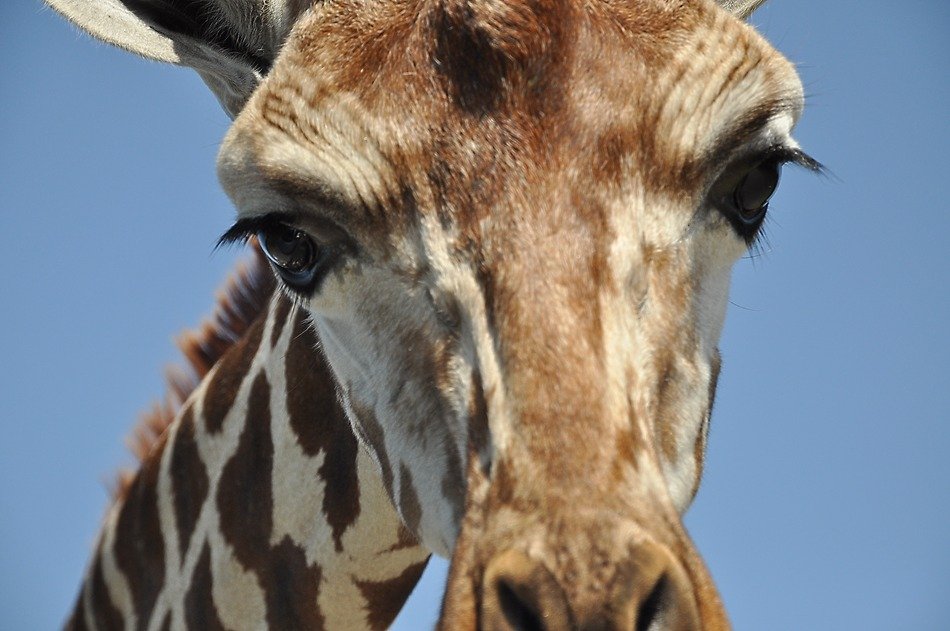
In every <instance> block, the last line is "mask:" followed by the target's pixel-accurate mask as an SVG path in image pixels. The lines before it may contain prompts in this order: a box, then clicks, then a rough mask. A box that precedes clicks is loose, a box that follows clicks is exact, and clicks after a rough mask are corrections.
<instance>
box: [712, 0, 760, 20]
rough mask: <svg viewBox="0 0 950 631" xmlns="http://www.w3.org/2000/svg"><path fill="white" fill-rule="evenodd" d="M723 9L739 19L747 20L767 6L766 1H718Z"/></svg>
mask: <svg viewBox="0 0 950 631" xmlns="http://www.w3.org/2000/svg"><path fill="white" fill-rule="evenodd" d="M716 1H717V2H718V3H719V4H720V5H721V6H722V8H723V9H725V10H726V11H728V12H729V13H731V14H733V15H734V16H736V17H738V18H742V19H745V18H747V17H749V16H750V15H752V12H753V11H755V10H756V9H758V8H759V7H760V6H762V5H763V4H765V0H716Z"/></svg>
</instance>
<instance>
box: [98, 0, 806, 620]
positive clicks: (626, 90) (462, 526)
mask: <svg viewBox="0 0 950 631" xmlns="http://www.w3.org/2000/svg"><path fill="white" fill-rule="evenodd" d="M115 2H116V3H117V2H118V0H115ZM126 4H127V5H128V6H129V7H131V8H132V10H133V12H134V15H135V16H137V17H142V16H144V17H145V18H146V19H147V20H149V23H150V24H152V26H153V27H156V24H157V28H158V30H159V31H161V33H163V34H162V35H160V36H159V37H162V38H166V40H168V41H171V42H173V44H174V46H173V48H174V49H175V51H176V52H175V54H176V55H177V59H169V60H171V61H176V60H177V61H183V62H184V63H188V64H190V65H193V66H195V67H198V68H199V70H200V71H202V74H203V76H204V77H205V79H206V80H207V81H208V83H209V85H211V86H212V88H213V89H215V91H216V93H217V94H218V95H219V97H220V98H221V99H222V102H223V103H225V106H226V107H227V108H228V109H229V111H232V112H235V113H236V112H239V114H238V115H237V118H236V120H235V122H234V125H233V126H232V128H231V130H230V131H229V133H228V135H227V138H226V139H225V142H224V145H223V147H222V149H221V153H220V157H219V165H218V166H219V174H220V179H221V181H222V183H223V185H224V187H225V189H226V191H227V192H228V194H229V195H230V196H231V198H232V199H233V200H234V202H235V204H236V206H237V209H238V214H239V218H238V221H237V223H236V224H235V225H234V227H233V228H232V229H231V230H229V231H228V232H227V233H226V235H225V237H224V239H225V240H236V239H241V238H244V237H246V236H251V235H256V236H258V237H259V238H260V240H261V243H262V245H263V246H264V249H265V252H266V253H267V255H268V257H269V259H270V261H271V263H272V266H273V267H274V270H275V272H276V274H277V276H278V278H279V279H280V281H281V283H282V285H283V288H284V290H285V291H287V292H288V293H289V294H290V295H291V296H292V297H293V298H294V299H295V300H296V301H298V302H299V303H300V304H301V305H303V306H304V307H305V308H306V309H307V310H308V311H309V313H310V314H311V317H312V323H313V327H314V329H315V330H316V332H317V334H318V337H319V339H320V341H321V343H322V345H323V348H324V351H325V354H326V356H327V359H328V361H329V363H330V365H331V367H332V370H333V372H334V375H335V377H336V379H337V382H338V385H339V393H340V397H341V399H342V401H343V404H344V407H345V409H346V411H347V413H348V415H349V417H350V421H351V423H352V426H353V429H354V432H355V434H356V435H357V437H358V438H359V439H360V442H361V443H362V445H363V446H364V447H365V449H366V450H367V452H368V453H369V454H371V455H372V456H373V457H374V458H375V460H376V462H377V463H378V465H379V470H380V473H381V476H382V478H383V480H384V482H385V485H386V488H387V490H388V492H389V495H390V497H391V499H392V501H393V503H394V505H395V506H396V508H397V509H398V511H399V513H400V514H401V516H402V518H403V520H404V522H405V523H406V525H407V526H408V527H409V528H410V529H411V530H412V531H413V532H414V533H415V534H416V535H417V536H418V537H419V539H420V540H421V541H422V542H423V543H425V544H426V545H427V546H428V547H429V548H430V549H432V550H433V551H435V552H437V553H440V554H442V555H446V556H451V557H452V569H451V574H450V580H449V586H448V591H447V594H446V600H445V604H444V608H443V614H442V624H443V626H444V627H445V628H450V629H457V628H458V629H464V628H472V629H474V628H486V629H487V628H491V629H534V628H546V629H560V628H590V629H594V628H596V629H600V628H604V629H621V628H624V629H627V628H637V629H641V628H643V629H646V628H650V629H654V628H656V629H667V628H669V629H680V628H683V629H687V628H690V629H691V628H709V629H715V628H725V627H726V626H727V624H728V623H727V622H726V618H725V614H724V612H723V610H722V606H721V604H720V602H719V598H718V596H717V594H716V590H715V588H714V586H713V584H712V581H711V579H710V577H709V575H708V572H707V570H706V569H705V567H704V564H703V563H702V561H701V559H700V557H699V555H698V553H697V552H696V550H695V548H694V546H693V544H692V543H691V541H690V539H689V537H688V535H687V534H686V532H685V530H684V528H683V525H682V522H681V518H680V516H681V514H682V513H683V511H684V510H685V509H686V508H687V506H688V505H689V503H690V501H691V499H692V497H693V495H694V493H695V491H696V488H697V486H698V484H699V479H700V475H701V472H702V464H703V454H704V450H705V439H706V432H707V428H708V421H709V414H710V409H711V406H712V399H713V393H714V391H715V384H716V376H717V374H718V371H719V354H718V349H717V344H718V338H719V335H720V330H721V327H722V321H723V317H724V313H725V308H726V303H727V293H728V285H729V277H730V271H731V267H732V264H733V263H734V262H735V260H736V259H737V258H738V257H739V256H741V254H742V253H743V252H744V251H745V249H746V248H747V247H748V245H749V244H750V243H751V242H752V241H753V240H754V239H755V236H756V233H757V232H758V230H759V228H760V226H761V224H762V221H763V219H764V216H765V213H766V210H767V206H768V203H767V202H768V198H769V196H770V195H771V193H772V191H773V190H774V188H775V185H776V183H777V179H778V172H779V169H780V167H781V165H782V164H783V163H785V162H798V163H801V164H804V165H805V166H814V163H813V162H812V161H811V160H810V159H809V158H807V157H806V156H805V155H804V154H803V153H802V152H801V151H800V150H799V149H798V148H797V145H796V144H795V143H794V141H793V140H792V139H791V136H790V133H791V130H792V127H793V125H794V123H795V121H796V120H797V118H798V116H799V114H800V111H801V107H802V90H801V84H800V82H799V80H798V78H797V76H796V73H795V71H794V69H793V68H792V66H791V65H790V64H789V63H788V62H787V61H786V60H785V59H784V58H782V57H781V56H780V55H779V54H778V53H777V52H776V51H775V50H773V49H772V48H771V47H770V46H769V45H768V44H767V43H766V42H765V41H764V40H763V39H762V38H761V37H760V36H758V35H757V34H756V33H755V31H754V30H753V29H751V28H749V27H748V26H746V25H745V24H744V23H742V22H741V21H740V20H739V19H737V17H736V16H737V15H738V16H740V17H743V16H744V15H745V14H747V13H748V12H750V11H751V10H752V8H754V6H756V5H758V4H759V2H755V1H750V2H729V1H724V2H722V3H720V5H717V4H715V3H713V2H710V1H707V0H696V1H695V2H674V1H672V0H628V1H627V2H622V3H621V2H606V1H605V2H586V3H577V2H570V1H568V0H563V1H561V0H532V1H529V0H514V1H509V2H502V1H500V0H432V1H430V2H418V3H407V2H390V1H385V0H381V1H379V2H372V3H369V2H358V1H356V0H334V1H328V2H324V3H318V4H315V5H314V6H313V7H312V8H310V9H307V10H305V11H301V9H302V7H297V8H294V6H292V5H293V4H294V3H290V2H288V3H283V4H281V3H277V4H272V3H264V2H262V1H258V2H250V1H248V2H246V3H243V4H247V5H255V4H256V5H260V10H257V9H255V10H254V11H244V12H241V11H235V10H234V7H235V6H236V5H238V4H242V3H238V2H235V1H234V0H231V1H230V2H225V0H217V3H215V2H212V1H211V0H207V4H208V5H209V6H215V7H217V8H218V9H220V10H221V15H225V16H227V15H254V16H256V17H255V18H254V19H251V20H249V21H248V20H245V21H243V22H241V21H240V20H237V21H232V22H230V24H232V26H233V27H234V29H235V30H234V32H233V33H229V32H227V31H225V32H224V35H222V31H221V29H217V30H215V29H210V30H209V28H210V27H209V28H205V26H206V25H203V23H201V21H200V20H195V19H192V20H191V21H190V22H189V21H188V20H186V19H185V18H187V17H188V16H187V15H186V16H185V18H181V19H182V20H183V21H185V22H187V23H188V24H189V25H190V26H189V28H190V29H191V30H190V31H188V32H187V33H185V34H184V35H182V32H181V31H178V32H176V31H175V30H174V27H175V23H173V21H172V20H170V19H168V18H162V19H157V18H155V17H154V16H153V15H152V14H154V13H155V12H156V11H158V10H159V9H158V8H161V7H166V8H167V7H168V6H171V5H177V4H178V3H175V2H170V1H168V2H162V1H159V0H139V1H136V2H131V1H127V2H126ZM199 4H200V3H199ZM186 5H187V6H193V3H192V4H189V3H181V6H186ZM143 6H144V7H146V8H147V9H148V10H149V11H150V12H151V13H147V12H143V10H142V7H143ZM222 7H224V9H222ZM265 7H266V10H264V8H265ZM251 8H253V7H251ZM267 11H270V12H271V13H270V14H268V13H267ZM275 16H276V17H275ZM294 21H295V24H294V26H293V28H292V29H289V30H288V25H289V24H291V23H293V22H294ZM223 23H224V24H226V25H227V24H229V23H228V22H227V21H224V22H223ZM143 28H147V27H143ZM203 28H204V30H202V29H203ZM242 29H243V30H244V31H250V32H251V33H257V34H258V36H259V37H258V39H260V37H263V36H261V35H260V33H262V32H265V33H266V34H268V36H271V35H273V34H274V33H277V34H278V35H276V36H274V37H277V39H278V40H280V39H282V38H285V41H284V43H283V47H282V48H281V50H280V52H279V55H277V56H276V57H275V58H273V59H272V58H271V57H269V56H267V55H265V56H264V57H263V58H262V59H263V61H261V58H259V56H260V53H259V51H262V50H263V51H265V53H266V52H267V51H268V50H276V46H271V48H270V49H268V48H267V46H265V45H263V44H260V43H257V44H254V43H253V42H256V41H257V40H255V39H254V38H253V37H250V36H249V35H247V33H244V34H242V32H241V30H242ZM152 33H153V34H157V31H154V30H153V31H152ZM212 35H214V37H212ZM225 35H226V36H225ZM100 36H101V34H100ZM186 36H187V38H190V39H187V38H186ZM169 38H170V39H169ZM215 38H216V39H215ZM272 40H273V37H271V39H266V38H265V39H264V40H262V41H265V42H270V41H272ZM156 41H165V40H156ZM249 41H250V42H252V44H251V45H247V42H249ZM182 42H185V44H188V46H185V44H183V43H182ZM196 42H197V43H196ZM119 43H120V44H121V43H122V42H119ZM126 45H127V46H131V45H129V44H126ZM158 46H159V44H154V46H153V47H158ZM189 46H190V48H189ZM182 51H184V52H182ZM194 51H198V52H194ZM255 51H258V52H255ZM139 52H144V53H145V54H149V53H150V51H148V50H145V51H143V50H141V48H140V49H139ZM188 55H191V56H190V57H189V56H188ZM255 55H257V56H255ZM151 56H158V55H155V54H153V55H151ZM206 58H207V59H206ZM219 58H222V59H223V60H224V61H216V60H218V59H219ZM194 59H199V60H200V63H197V62H195V61H193V60H194ZM208 59H210V60H211V61H208ZM265 71H267V74H266V77H264V78H263V79H261V77H262V74H263V73H264V72H265ZM258 81H260V83H259V84H258Z"/></svg>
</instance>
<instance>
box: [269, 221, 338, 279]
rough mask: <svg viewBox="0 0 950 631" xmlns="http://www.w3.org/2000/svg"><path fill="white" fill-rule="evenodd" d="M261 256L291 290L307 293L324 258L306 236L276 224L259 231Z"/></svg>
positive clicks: (321, 252)
mask: <svg viewBox="0 0 950 631" xmlns="http://www.w3.org/2000/svg"><path fill="white" fill-rule="evenodd" d="M257 238H258V239H259V240H260V242H261V247H262V248H263V250H264V254H265V255H266V256H267V258H268V260H270V262H271V265H273V266H274V269H275V270H277V273H278V274H279V275H280V277H281V278H282V279H283V281H284V282H285V283H286V284H287V286H288V287H289V288H290V289H293V290H295V291H298V292H306V291H309V290H310V289H311V288H312V286H313V284H314V281H315V280H316V277H317V274H318V273H319V271H320V270H321V268H322V263H323V262H324V260H325V259H326V257H325V256H324V251H323V249H322V248H320V247H318V246H317V244H316V243H314V241H313V239H312V238H311V237H310V235H308V234H307V233H305V232H303V231H301V230H297V229H296V228H294V227H292V226H288V225H287V224H283V223H278V224H275V225H273V226H269V227H266V228H264V229H263V230H261V231H260V232H258V234H257Z"/></svg>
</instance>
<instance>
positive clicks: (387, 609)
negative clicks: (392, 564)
mask: <svg viewBox="0 0 950 631" xmlns="http://www.w3.org/2000/svg"><path fill="white" fill-rule="evenodd" d="M428 562H429V559H428V558H426V559H425V560H424V561H421V562H419V563H415V564H413V565H410V566H409V567H407V568H406V569H404V570H403V571H402V573H401V574H399V576H396V577H394V578H391V579H389V580H386V581H379V582H375V581H356V586H357V587H359V589H360V593H361V594H362V595H363V598H364V599H366V622H367V623H368V624H369V627H370V628H371V629H388V628H389V625H390V624H392V621H393V620H395V618H396V614H398V613H399V610H400V609H402V606H403V604H404V603H405V602H406V599H407V598H409V594H410V593H412V589H413V587H415V586H416V583H418V582H419V577H420V576H422V571H423V570H425V567H426V563H428Z"/></svg>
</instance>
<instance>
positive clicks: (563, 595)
mask: <svg viewBox="0 0 950 631" xmlns="http://www.w3.org/2000/svg"><path fill="white" fill-rule="evenodd" d="M568 594H574V595H575V598H574V600H575V602H573V603H572V602H570V601H571V599H570V597H569V596H568ZM480 611H481V616H480V618H481V624H480V627H481V629H483V630H484V631H541V630H544V631H569V630H575V629H577V630H583V631H595V630H596V631H640V630H647V629H649V630H652V631H661V630H663V631H666V630H670V631H674V630H675V631H689V630H693V629H701V628H702V624H701V622H700V617H699V612H698V610H697V605H696V594H695V592H694V589H693V586H692V583H691V581H690V580H689V577H688V575H687V573H686V572H685V571H684V570H683V568H682V566H681V565H680V564H679V563H678V562H677V561H676V559H675V558H674V557H673V555H672V554H671V553H670V551H669V550H668V549H667V548H665V547H664V546H661V545H658V544H655V543H652V542H647V543H644V544H641V545H639V546H637V547H636V548H634V549H633V550H632V551H631V554H630V555H629V556H628V558H626V559H625V560H623V561H622V562H621V563H619V564H618V566H617V567H616V569H615V571H614V573H613V578H612V580H610V581H609V582H607V583H606V584H605V585H603V586H601V587H599V588H594V589H589V588H585V586H579V585H562V584H561V583H560V582H559V581H558V580H557V578H555V575H554V573H552V572H551V571H550V570H549V569H548V568H547V567H545V565H544V564H543V563H541V562H539V561H536V560H534V559H532V558H530V557H529V556H528V555H527V554H525V553H523V552H520V551H518V550H514V549H509V550H506V551H504V552H501V553H499V554H497V555H496V556H495V557H494V558H492V559H491V560H490V561H489V562H488V564H487V566H486V569H485V572H484V575H483V580H482V593H481V606H480Z"/></svg>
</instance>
